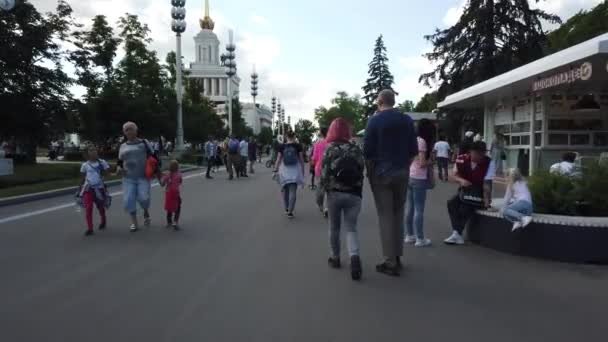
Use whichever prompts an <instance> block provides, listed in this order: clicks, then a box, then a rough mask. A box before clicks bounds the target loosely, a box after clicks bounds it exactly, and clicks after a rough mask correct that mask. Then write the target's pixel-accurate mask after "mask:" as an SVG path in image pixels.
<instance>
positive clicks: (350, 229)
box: [327, 191, 361, 257]
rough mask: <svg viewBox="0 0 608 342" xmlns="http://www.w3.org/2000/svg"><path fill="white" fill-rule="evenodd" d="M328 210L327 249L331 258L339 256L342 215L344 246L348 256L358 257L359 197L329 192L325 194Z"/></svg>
mask: <svg viewBox="0 0 608 342" xmlns="http://www.w3.org/2000/svg"><path fill="white" fill-rule="evenodd" d="M327 208H328V210H329V247H330V251H331V255H332V256H333V257H339V256H340V229H341V226H342V215H343V214H344V228H345V230H346V244H347V247H348V255H349V256H351V257H352V256H354V255H359V235H358V234H357V218H358V217H359V212H361V197H359V196H355V195H352V194H349V193H345V192H337V191H330V192H328V193H327Z"/></svg>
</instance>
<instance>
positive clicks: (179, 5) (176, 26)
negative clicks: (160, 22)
mask: <svg viewBox="0 0 608 342" xmlns="http://www.w3.org/2000/svg"><path fill="white" fill-rule="evenodd" d="M171 5H173V8H171V18H173V21H172V22H171V30H173V32H175V37H176V44H177V48H176V57H175V70H176V72H175V73H176V82H175V88H176V89H175V92H176V95H177V144H176V145H177V146H175V147H176V150H177V151H178V152H181V151H183V150H184V123H183V120H182V33H184V31H186V21H185V20H184V19H186V8H185V6H186V0H171Z"/></svg>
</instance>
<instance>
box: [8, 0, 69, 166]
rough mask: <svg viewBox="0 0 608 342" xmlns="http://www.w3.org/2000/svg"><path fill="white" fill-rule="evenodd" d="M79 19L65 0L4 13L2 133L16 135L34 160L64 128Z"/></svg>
mask: <svg viewBox="0 0 608 342" xmlns="http://www.w3.org/2000/svg"><path fill="white" fill-rule="evenodd" d="M73 22H74V19H73V17H72V8H71V7H70V6H69V5H68V4H67V3H66V2H65V1H63V0H60V1H58V4H57V7H56V10H55V12H51V13H47V14H45V15H42V14H41V13H40V12H38V11H37V10H36V8H35V7H34V6H33V5H32V4H31V3H30V2H29V1H22V2H19V4H18V6H16V7H15V8H14V9H13V10H11V11H8V12H2V13H0V46H1V47H2V48H1V49H0V102H1V103H2V106H3V109H2V124H1V125H0V137H1V138H7V139H8V138H11V137H14V138H15V140H16V143H17V145H18V146H19V147H20V148H22V149H23V150H24V151H25V153H26V158H27V161H29V162H35V160H36V147H37V145H38V144H43V143H46V142H48V139H49V137H50V136H51V135H59V134H62V133H63V131H64V126H65V123H66V121H67V117H68V107H69V106H70V103H71V93H70V91H69V89H68V87H69V86H70V85H71V84H72V80H71V79H70V77H68V75H67V74H66V73H65V72H64V71H63V68H62V65H61V63H62V61H64V60H65V57H66V53H67V52H66V51H65V49H64V48H63V46H65V44H63V43H65V42H67V41H68V40H69V35H68V33H69V31H70V30H71V28H72V26H73Z"/></svg>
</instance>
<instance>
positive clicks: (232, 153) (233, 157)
mask: <svg viewBox="0 0 608 342" xmlns="http://www.w3.org/2000/svg"><path fill="white" fill-rule="evenodd" d="M240 147H241V146H240V143H239V140H238V139H237V138H236V137H234V136H231V137H230V139H228V141H227V142H226V169H227V170H228V179H229V180H233V179H234V174H236V178H240V177H241V174H240V171H239V166H240V165H241V156H240V154H239V150H240ZM233 169H234V171H233Z"/></svg>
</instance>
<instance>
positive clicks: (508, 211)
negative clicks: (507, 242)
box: [502, 201, 532, 223]
mask: <svg viewBox="0 0 608 342" xmlns="http://www.w3.org/2000/svg"><path fill="white" fill-rule="evenodd" d="M502 214H503V216H504V217H505V219H507V220H508V221H510V222H512V223H516V222H521V219H522V218H523V217H524V216H530V215H532V203H530V202H528V201H517V202H513V203H511V204H509V205H508V206H506V207H505V208H504V209H503V210H502Z"/></svg>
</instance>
